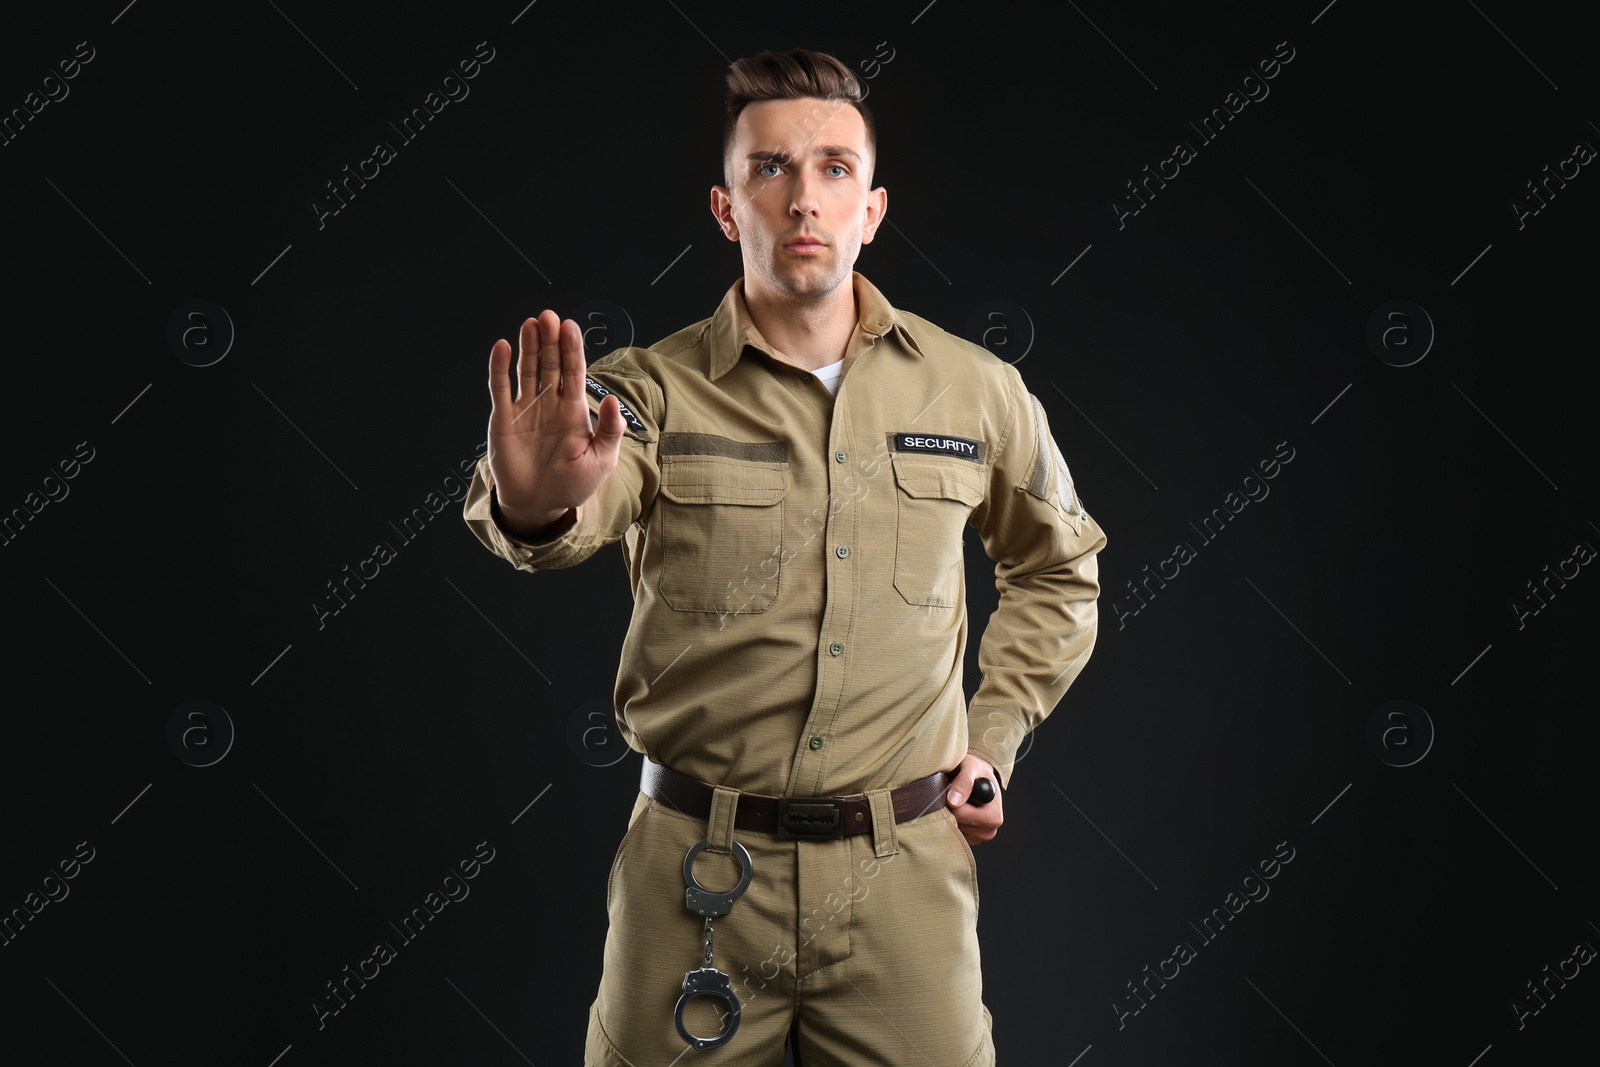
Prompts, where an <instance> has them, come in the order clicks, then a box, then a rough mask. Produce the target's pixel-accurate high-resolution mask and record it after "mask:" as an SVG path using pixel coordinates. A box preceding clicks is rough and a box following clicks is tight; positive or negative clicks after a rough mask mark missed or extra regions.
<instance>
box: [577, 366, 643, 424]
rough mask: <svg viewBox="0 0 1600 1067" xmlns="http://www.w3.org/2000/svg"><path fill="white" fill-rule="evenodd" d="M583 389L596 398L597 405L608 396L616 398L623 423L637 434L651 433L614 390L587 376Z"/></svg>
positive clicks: (584, 377) (585, 376)
mask: <svg viewBox="0 0 1600 1067" xmlns="http://www.w3.org/2000/svg"><path fill="white" fill-rule="evenodd" d="M583 388H584V391H585V392H587V393H588V394H589V395H590V396H592V397H594V400H595V403H597V404H598V403H600V402H601V401H602V400H604V399H605V398H606V397H608V396H613V395H614V396H616V398H617V405H618V408H619V410H620V411H621V412H622V421H624V422H626V423H627V424H628V428H629V429H630V430H632V431H633V432H634V433H637V434H644V433H648V432H649V431H648V430H646V429H645V425H644V423H642V422H640V421H639V416H637V415H635V414H634V413H633V409H632V408H630V407H628V402H627V401H626V400H624V399H622V395H621V394H620V393H614V392H613V391H612V390H610V389H607V388H606V387H605V386H603V385H601V384H600V383H599V382H597V381H595V380H594V379H593V378H591V377H589V375H587V374H585V375H584V376H583Z"/></svg>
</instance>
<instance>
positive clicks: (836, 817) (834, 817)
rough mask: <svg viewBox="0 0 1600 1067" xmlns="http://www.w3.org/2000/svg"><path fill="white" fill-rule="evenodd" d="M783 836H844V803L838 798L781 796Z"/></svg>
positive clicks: (779, 818)
mask: <svg viewBox="0 0 1600 1067" xmlns="http://www.w3.org/2000/svg"><path fill="white" fill-rule="evenodd" d="M778 834H779V836H780V837H807V838H814V839H828V838H842V837H844V802H843V801H842V800H840V799H839V798H838V797H779V798H778Z"/></svg>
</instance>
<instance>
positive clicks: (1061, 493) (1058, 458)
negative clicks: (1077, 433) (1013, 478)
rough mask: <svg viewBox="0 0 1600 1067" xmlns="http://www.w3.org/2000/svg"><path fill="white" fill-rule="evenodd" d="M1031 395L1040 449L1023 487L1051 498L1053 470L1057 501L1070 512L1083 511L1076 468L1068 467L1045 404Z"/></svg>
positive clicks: (1039, 495)
mask: <svg viewBox="0 0 1600 1067" xmlns="http://www.w3.org/2000/svg"><path fill="white" fill-rule="evenodd" d="M1028 399H1029V400H1031V401H1032V402H1033V436H1034V445H1035V448H1036V452H1035V454H1034V458H1033V466H1032V468H1031V469H1030V471H1029V473H1028V481H1027V483H1026V484H1025V485H1024V486H1023V488H1024V489H1026V490H1027V491H1028V492H1030V493H1032V494H1033V495H1034V496H1036V497H1038V498H1039V499H1040V500H1048V499H1049V491H1050V476H1051V474H1052V472H1053V473H1054V474H1055V484H1056V492H1055V498H1056V503H1057V504H1059V505H1060V507H1061V510H1062V511H1064V512H1065V513H1066V514H1068V515H1073V516H1078V515H1082V514H1083V505H1082V503H1081V502H1080V501H1079V500H1078V494H1077V491H1076V490H1075V489H1074V487H1073V484H1072V471H1071V470H1069V469H1068V467H1067V461H1066V458H1065V457H1064V456H1062V455H1061V448H1060V446H1058V445H1057V444H1056V439H1055V438H1054V437H1053V436H1052V435H1051V433H1050V426H1049V423H1048V422H1047V421H1046V420H1045V416H1044V405H1043V404H1041V403H1039V398H1038V397H1036V396H1034V395H1033V394H1032V393H1029V394H1028Z"/></svg>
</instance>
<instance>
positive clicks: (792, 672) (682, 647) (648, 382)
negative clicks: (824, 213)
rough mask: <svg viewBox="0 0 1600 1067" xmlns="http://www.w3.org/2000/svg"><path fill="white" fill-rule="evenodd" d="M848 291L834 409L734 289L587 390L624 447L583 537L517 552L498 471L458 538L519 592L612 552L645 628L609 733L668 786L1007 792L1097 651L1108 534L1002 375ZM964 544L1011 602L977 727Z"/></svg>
mask: <svg viewBox="0 0 1600 1067" xmlns="http://www.w3.org/2000/svg"><path fill="white" fill-rule="evenodd" d="M853 284H854V288H855V296H856V306H857V309H858V311H859V321H858V324H857V327H856V330H855V332H854V334H853V335H852V337H851V340H850V343H849V346H848V349H847V351H846V363H845V377H844V379H843V380H842V382H841V383H840V385H839V389H838V394H837V396H835V395H831V394H830V393H829V392H828V390H827V389H826V388H824V387H823V386H822V385H821V384H820V383H819V382H817V381H816V380H815V378H814V376H813V375H811V374H809V373H807V372H806V371H804V370H802V369H801V368H798V367H796V366H795V365H794V364H792V363H790V362H788V361H787V360H784V359H782V358H780V357H779V356H778V355H777V354H776V352H775V350H774V349H773V348H772V347H771V346H770V345H768V344H767V343H766V341H765V340H763V338H762V336H761V334H760V332H759V331H757V330H756V328H755V326H754V325H753V324H752V323H751V321H750V315H749V311H748V309H747V307H746V305H745V301H744V295H743V293H744V282H743V280H742V279H741V280H739V281H737V282H735V283H734V284H733V286H732V287H731V288H730V289H729V290H728V292H727V295H726V296H725V297H724V298H723V301H722V304H721V306H720V307H718V309H717V311H716V313H715V314H714V315H712V316H711V317H710V318H709V319H705V320H703V321H701V322H697V323H695V324H694V325H692V326H689V327H686V328H684V329H682V330H680V331H678V332H677V333H675V334H673V335H672V336H670V337H668V338H666V339H665V340H663V341H660V342H658V343H656V344H653V345H651V346H650V347H648V348H625V349H620V350H618V351H616V352H612V353H610V354H608V355H607V356H605V357H604V358H602V359H599V360H596V361H595V362H594V363H592V364H591V365H590V366H589V370H588V375H589V380H588V384H587V391H588V401H589V406H590V415H591V421H592V422H595V423H597V421H598V415H597V412H598V409H599V406H600V401H601V400H602V399H603V398H604V396H605V395H606V394H607V393H615V394H616V395H617V397H618V399H619V400H620V401H621V402H622V405H623V407H622V410H623V415H624V418H625V419H626V421H627V423H628V426H627V429H626V431H625V434H624V437H623V441H622V445H621V454H620V457H619V459H618V463H617V468H616V470H615V471H614V472H613V473H612V474H611V476H610V477H609V478H607V479H606V481H605V482H604V483H603V484H602V486H601V487H600V489H599V490H597V491H596V493H595V495H594V497H592V498H591V499H590V500H589V501H588V502H586V503H585V504H584V506H583V508H582V509H581V512H580V515H581V518H580V521H578V522H577V523H576V525H571V526H569V527H568V528H566V529H565V530H563V531H562V532H560V533H559V534H557V535H553V536H551V537H550V539H548V540H546V541H544V542H538V543H535V542H528V541H523V540H519V539H518V538H516V537H513V536H511V535H510V534H508V533H507V531H506V528H505V527H504V525H503V518H502V517H501V515H500V513H499V508H498V504H497V501H496V500H495V497H494V495H493V488H494V482H493V478H492V476H491V474H490V471H489V461H488V457H487V456H485V457H483V458H481V459H480V460H479V461H478V465H477V471H476V474H475V476H474V478H473V481H472V485H471V487H470V488H469V490H468V492H467V496H466V500H465V504H464V517H465V519H466V522H467V525H468V526H469V527H471V529H472V532H473V533H474V534H476V535H477V537H478V539H479V540H481V541H482V542H483V543H484V545H486V546H487V547H488V548H489V549H490V550H491V551H493V552H494V553H495V554H496V555H499V556H501V557H503V558H504V559H506V560H509V561H510V562H511V563H512V564H514V565H515V566H516V567H517V569H518V570H524V571H528V572H530V573H531V572H533V571H536V570H538V569H541V568H550V567H570V566H572V565H574V564H576V563H579V562H581V561H583V560H585V559H587V558H588V557H589V556H590V555H592V554H593V553H594V552H595V551H596V550H597V549H599V548H600V547H601V546H603V545H607V544H610V543H611V542H613V541H616V540H618V539H621V541H622V543H623V550H624V552H623V554H624V558H625V560H626V563H627V567H628V574H629V577H630V580H631V586H632V589H633V597H634V609H633V619H632V622H631V624H630V627H629V629H628V634H627V637H626V639H625V640H624V643H623V647H622V662H621V669H620V671H619V673H618V675H617V684H616V693H615V696H616V708H617V718H618V723H619V725H620V727H621V731H622V734H623V736H624V737H625V738H626V740H627V741H628V744H629V745H630V746H632V747H633V748H634V749H636V750H638V751H641V752H644V753H647V754H648V755H649V756H650V757H652V758H653V759H655V760H657V761H658V762H661V763H664V764H666V765H667V766H669V767H673V768H675V769H677V770H679V771H681V772H683V773H685V774H688V775H692V776H693V777H695V778H698V779H700V780H701V781H703V782H708V783H713V784H719V785H725V786H728V787H730V788H735V789H741V790H745V791H748V792H757V793H766V794H772V795H802V796H837V795H844V794H851V793H862V792H866V791H868V790H872V789H879V788H893V787H895V786H899V785H901V784H904V783H905V782H908V781H912V780H914V779H916V778H920V777H922V776H923V775H927V774H931V773H932V772H934V771H938V770H952V769H954V768H955V767H956V766H957V765H958V764H959V763H960V762H961V759H962V757H963V756H964V755H966V754H967V753H968V752H972V753H975V754H977V755H979V756H982V757H983V758H984V759H987V760H988V761H989V762H990V763H992V764H993V765H994V767H995V770H996V772H997V773H998V774H999V776H1000V784H1001V785H1002V786H1009V784H1010V778H1011V772H1012V763H1013V761H1014V760H1015V758H1016V753H1017V750H1018V748H1019V746H1020V743H1021V742H1022V740H1023V738H1024V736H1025V735H1026V734H1027V732H1028V731H1029V730H1031V729H1033V728H1034V727H1036V726H1038V725H1039V723H1040V722H1041V721H1043V719H1044V718H1045V716H1047V715H1048V714H1049V713H1050V711H1051V710H1052V709H1053V708H1054V706H1055V704H1056V702H1057V701H1058V700H1059V699H1060V698H1061V696H1062V694H1063V693H1064V692H1065V691H1066V689H1067V687H1068V686H1069V685H1070V684H1071V683H1072V681H1073V679H1074V678H1075V677H1077V674H1078V672H1079V671H1080V670H1082V669H1083V665H1084V663H1085V661H1087V659H1088V658H1089V653H1090V650H1091V649H1092V648H1093V647H1094V639H1095V629H1096V625H1097V621H1098V616H1097V611H1096V597H1097V596H1098V594H1099V581H1098V574H1099V572H1098V566H1097V563H1096V558H1095V557H1096V553H1097V552H1099V550H1100V549H1101V548H1102V547H1103V546H1104V545H1105V535H1104V534H1103V533H1102V531H1101V530H1100V527H1099V526H1098V525H1097V524H1096V523H1095V521H1094V520H1093V519H1091V518H1090V517H1089V516H1088V515H1087V514H1086V513H1085V512H1084V510H1083V507H1082V504H1081V502H1080V501H1079V499H1078V495H1077V491H1076V488H1075V486H1074V485H1073V483H1072V478H1071V475H1070V474H1069V473H1068V470H1067V465H1066V463H1065V462H1064V461H1063V459H1062V457H1061V453H1060V451H1059V449H1058V448H1057V447H1056V445H1055V442H1054V440H1053V439H1052V438H1051V436H1050V431H1049V427H1048V425H1047V422H1046V418H1045V412H1044V409H1043V407H1042V406H1041V405H1040V404H1039V401H1038V400H1037V399H1035V398H1034V397H1033V396H1032V395H1031V394H1030V393H1029V392H1028V389H1027V387H1026V385H1025V384H1024V383H1023V380H1022V376H1021V375H1020V374H1019V373H1018V372H1017V370H1016V368H1014V367H1012V366H1011V365H1010V364H1008V363H1005V362H1003V361H1001V360H999V359H997V358H996V357H995V356H993V355H992V354H990V353H989V352H988V351H987V350H986V349H984V348H982V347H980V346H978V345H974V344H971V343H969V342H967V341H965V340H962V339H960V338H958V337H955V336H952V335H951V334H948V333H946V332H945V331H943V330H941V329H940V328H939V327H937V326H935V325H934V324H933V323H931V322H928V321H927V320H926V319H922V318H919V317H917V316H916V315H912V314H909V313H907V312H904V311H899V310H896V309H895V308H893V307H891V306H890V305H889V303H888V301H887V300H886V299H884V297H883V294H882V293H880V292H879V291H878V290H877V289H876V288H875V287H874V286H873V285H872V284H871V283H870V282H868V281H867V280H866V279H865V278H864V277H862V276H861V275H860V274H855V275H854V276H853ZM566 521H567V522H568V523H570V522H571V519H570V516H569V518H568V519H567V520H566ZM967 524H971V525H972V526H974V527H976V528H977V530H978V533H979V534H980V535H981V537H982V541H983V544H984V547H985V550H986V551H987V552H988V554H989V556H990V557H991V558H993V559H994V560H995V561H996V564H995V583H996V585H997V586H998V588H999V590H1000V603H999V607H998V608H997V610H996V611H995V612H994V614H993V615H992V616H991V617H990V619H989V624H988V627H987V629H986V630H985V631H984V634H983V640H982V643H981V644H980V646H979V650H978V661H979V665H980V666H981V668H982V671H983V681H982V683H981V685H980V686H979V687H978V689H977V692H976V695H975V697H974V699H973V700H972V703H971V706H970V708H969V707H968V706H967V701H966V696H965V693H964V692H963V689H962V667H963V653H964V651H965V649H966V644H967V610H966V596H965V594H966V571H965V568H964V567H963V565H962V548H963V546H962V528H963V527H964V526H965V525H967Z"/></svg>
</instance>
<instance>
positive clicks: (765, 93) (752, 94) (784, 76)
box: [722, 48, 878, 184]
mask: <svg viewBox="0 0 1600 1067" xmlns="http://www.w3.org/2000/svg"><path fill="white" fill-rule="evenodd" d="M864 95H865V94H863V93H862V91H861V82H860V81H859V80H858V79H857V78H856V75H855V71H853V70H851V69H850V68H849V67H847V66H845V65H844V64H843V63H841V62H839V60H837V59H835V58H834V57H833V56H830V55H828V54H827V53H826V52H813V51H810V50H809V49H805V48H797V49H795V50H794V51H792V52H762V53H760V54H758V55H754V56H747V57H745V58H744V59H740V60H736V61H735V62H734V64H733V65H732V66H731V67H729V68H728V117H727V120H726V122H725V123H724V125H723V129H722V159H723V169H724V171H726V172H727V173H726V174H725V175H724V180H726V181H728V182H729V183H730V184H731V183H732V181H733V173H732V171H733V168H732V166H731V165H730V163H729V160H728V153H729V152H731V151H733V137H734V129H735V127H736V126H737V125H738V123H739V113H740V112H742V111H743V110H744V109H745V105H746V104H751V103H754V102H755V101H757V100H798V99H801V98H803V97H817V98H819V99H822V100H829V101H832V100H843V101H845V102H846V103H848V104H850V105H851V106H852V107H854V108H855V109H856V110H857V111H858V112H860V113H861V121H862V123H863V124H864V125H865V126H866V130H867V150H868V151H869V152H870V153H871V154H872V162H873V163H874V164H875V163H876V162H877V158H878V134H877V130H876V129H875V128H874V126H873V122H872V111H871V110H870V109H869V108H868V107H867V105H866V102H865V101H864V100H863V96H864ZM802 132H803V133H804V134H805V136H807V137H809V136H810V135H811V134H812V133H813V132H815V131H814V130H811V129H806V130H803V131H802Z"/></svg>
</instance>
